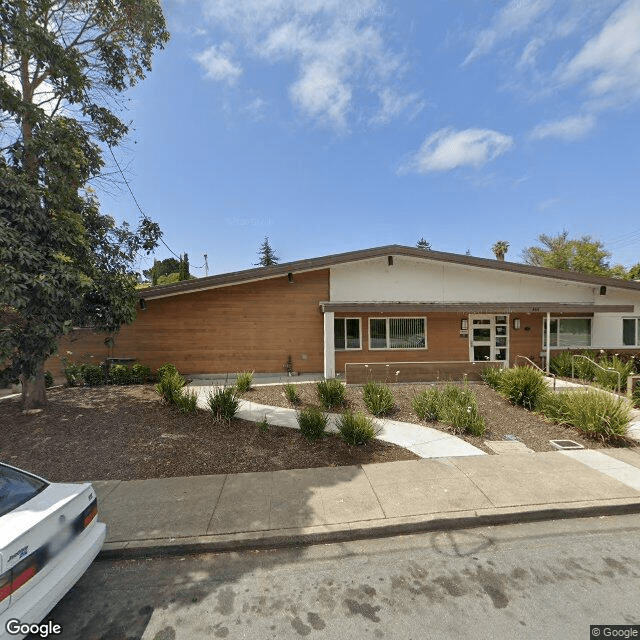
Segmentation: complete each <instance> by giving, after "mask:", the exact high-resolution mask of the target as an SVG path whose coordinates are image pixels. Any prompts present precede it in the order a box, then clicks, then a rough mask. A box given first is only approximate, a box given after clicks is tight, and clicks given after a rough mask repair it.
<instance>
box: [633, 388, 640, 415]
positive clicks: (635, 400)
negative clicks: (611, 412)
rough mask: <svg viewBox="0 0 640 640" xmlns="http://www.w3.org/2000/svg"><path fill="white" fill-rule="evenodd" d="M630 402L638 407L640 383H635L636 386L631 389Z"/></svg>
mask: <svg viewBox="0 0 640 640" xmlns="http://www.w3.org/2000/svg"><path fill="white" fill-rule="evenodd" d="M631 402H632V404H633V406H634V407H638V408H639V409H640V384H636V388H635V389H634V390H633V394H632V395H631Z"/></svg>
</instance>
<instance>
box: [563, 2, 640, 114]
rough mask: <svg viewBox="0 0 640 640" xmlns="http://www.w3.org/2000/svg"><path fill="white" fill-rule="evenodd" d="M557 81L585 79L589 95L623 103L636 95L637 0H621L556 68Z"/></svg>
mask: <svg viewBox="0 0 640 640" xmlns="http://www.w3.org/2000/svg"><path fill="white" fill-rule="evenodd" d="M555 77H556V79H557V81H558V82H559V83H560V84H572V83H575V82H578V81H579V80H582V79H583V78H586V79H587V80H588V81H589V85H588V89H589V92H590V93H591V95H592V96H596V97H608V98H611V99H612V100H610V101H609V102H610V103H611V102H613V103H615V102H624V101H626V100H629V99H636V98H638V97H640V0H628V1H627V2H624V3H623V4H622V5H621V6H620V7H619V8H618V9H617V10H616V11H614V12H613V14H612V15H611V16H610V17H609V19H608V20H607V21H606V22H605V24H604V26H603V27H602V30H601V31H600V33H598V35H596V36H594V37H593V38H591V39H590V40H589V41H588V42H587V43H586V44H585V45H584V46H583V47H582V49H581V50H580V51H579V52H578V53H577V54H576V55H575V57H574V58H573V59H572V60H570V61H569V62H568V63H567V64H566V65H563V66H561V67H559V68H558V69H557V70H556V73H555Z"/></svg>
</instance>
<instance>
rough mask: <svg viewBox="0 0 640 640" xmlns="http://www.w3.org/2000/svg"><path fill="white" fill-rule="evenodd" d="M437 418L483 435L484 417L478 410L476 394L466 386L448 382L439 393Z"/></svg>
mask: <svg viewBox="0 0 640 640" xmlns="http://www.w3.org/2000/svg"><path fill="white" fill-rule="evenodd" d="M438 420H440V421H441V422H444V423H446V424H450V425H452V426H454V427H456V428H457V429H462V430H463V431H468V432H469V433H472V434H473V435H475V436H482V435H484V431H485V422H484V418H483V417H482V416H481V415H480V413H479V412H478V402H477V401H476V396H475V394H474V393H473V391H471V389H469V387H467V385H464V386H463V387H459V386H456V385H453V384H448V385H446V386H445V388H444V389H443V391H442V393H441V394H440V401H439V408H438Z"/></svg>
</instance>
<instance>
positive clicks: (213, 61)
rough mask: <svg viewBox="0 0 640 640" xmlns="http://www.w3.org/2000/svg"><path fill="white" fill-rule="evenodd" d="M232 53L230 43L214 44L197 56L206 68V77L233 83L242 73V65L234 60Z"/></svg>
mask: <svg viewBox="0 0 640 640" xmlns="http://www.w3.org/2000/svg"><path fill="white" fill-rule="evenodd" d="M230 54H231V47H230V46H229V45H227V44H224V45H222V46H219V47H218V46H215V45H213V46H211V47H209V48H208V49H205V50H204V51H202V52H201V53H199V54H198V55H197V56H195V59H196V60H197V61H198V62H199V63H200V64H201V65H202V67H203V68H204V70H205V77H206V78H209V79H211V80H216V81H218V82H228V83H229V84H233V83H234V82H235V81H236V80H237V79H238V78H239V77H240V76H241V75H242V67H241V66H239V65H238V64H236V63H234V62H232V60H231V57H230Z"/></svg>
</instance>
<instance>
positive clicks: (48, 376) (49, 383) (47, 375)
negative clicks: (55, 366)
mask: <svg viewBox="0 0 640 640" xmlns="http://www.w3.org/2000/svg"><path fill="white" fill-rule="evenodd" d="M44 386H45V387H46V388H47V389H48V388H49V387H53V374H52V373H51V371H45V372H44Z"/></svg>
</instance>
